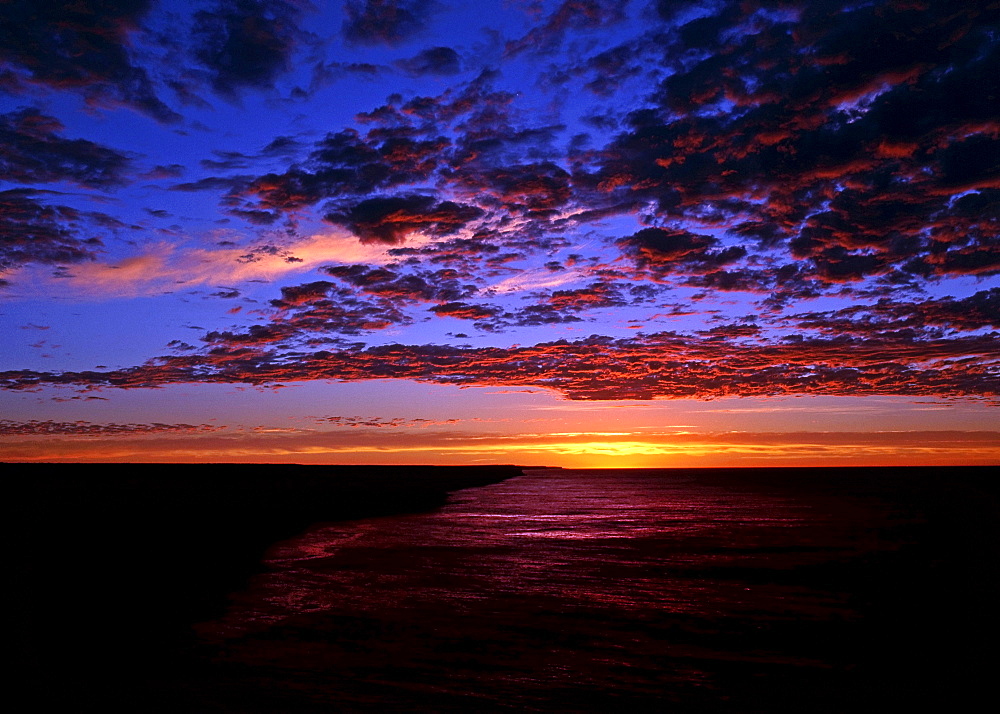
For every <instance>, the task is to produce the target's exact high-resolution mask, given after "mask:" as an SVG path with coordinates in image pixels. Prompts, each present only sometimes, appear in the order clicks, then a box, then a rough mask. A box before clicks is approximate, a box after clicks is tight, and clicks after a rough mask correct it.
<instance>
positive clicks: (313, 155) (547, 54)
mask: <svg viewBox="0 0 1000 714" xmlns="http://www.w3.org/2000/svg"><path fill="white" fill-rule="evenodd" d="M998 68H1000V2H998V1H996V0H970V1H966V2H961V3H957V2H953V1H944V0H872V1H868V2H866V1H864V0H862V1H848V0H808V1H807V0H745V1H740V2H734V1H730V0H716V1H711V0H706V1H704V2H702V1H700V0H695V1H693V2H688V1H686V0H544V1H543V0H483V1H481V2H474V3H473V2H457V1H456V0H344V1H343V2H323V0H315V1H314V2H306V1H304V0H302V1H300V0H191V1H190V2H185V1H180V0H74V1H73V2H69V1H68V0H0V330H2V333H0V334H2V336H3V349H2V350H0V460H2V461H8V462H17V461H48V462H81V461H127V462H268V463H271V462H274V463H283V462H287V463H308V464H330V463H344V464H347V463H352V464H353V463H381V464H406V463H459V464H461V463H466V464H479V463H517V464H530V465H542V464H544V465H558V466H567V467H584V466H593V467H630V466H635V467H690V466H706V467H717V466H782V465H788V466H801V465H817V466H834V465H935V464H990V463H993V464H995V463H1000V410H998V406H1000V350H998V337H1000V333H998V331H997V330H998V328H1000V278H998V274H1000V237H998V225H1000V101H998V98H997V94H998V84H1000V71H998Z"/></svg>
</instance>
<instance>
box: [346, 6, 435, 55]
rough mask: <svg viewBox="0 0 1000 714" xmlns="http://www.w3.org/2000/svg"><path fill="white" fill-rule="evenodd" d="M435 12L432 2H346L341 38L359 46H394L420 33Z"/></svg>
mask: <svg viewBox="0 0 1000 714" xmlns="http://www.w3.org/2000/svg"><path fill="white" fill-rule="evenodd" d="M436 8H437V3H436V2H434V0H347V1H346V2H345V3H344V13H345V15H346V19H345V20H344V26H343V33H344V38H345V39H346V40H347V41H348V42H352V43H357V44H361V45H378V44H384V45H398V44H400V43H401V42H404V41H406V40H408V39H410V38H411V37H413V36H414V35H416V34H418V33H420V32H422V31H423V30H424V29H425V28H426V27H427V24H428V22H429V20H430V16H431V14H432V13H433V12H434V10H435V9H436Z"/></svg>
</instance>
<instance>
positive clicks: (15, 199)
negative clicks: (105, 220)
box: [0, 189, 102, 272]
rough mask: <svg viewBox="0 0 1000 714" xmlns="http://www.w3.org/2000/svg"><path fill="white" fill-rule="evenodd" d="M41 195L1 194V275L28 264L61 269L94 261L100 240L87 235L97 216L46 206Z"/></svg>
mask: <svg viewBox="0 0 1000 714" xmlns="http://www.w3.org/2000/svg"><path fill="white" fill-rule="evenodd" d="M41 196H43V194H42V193H41V192H38V191H31V190H16V189H15V190H9V191H0V272H6V271H8V270H11V269H13V268H16V267H18V266H20V265H24V264H26V263H43V264H49V265H58V264H64V263H79V262H81V261H85V260H93V259H94V258H95V257H96V256H97V252H98V250H99V249H100V248H101V246H102V242H101V240H100V239H99V238H98V237H97V236H96V235H93V234H89V233H88V226H87V222H88V221H89V220H91V219H92V218H93V217H94V216H93V215H92V214H90V213H87V212H83V211H79V210H77V209H75V208H71V207H69V206H59V205H46V204H45V203H43V202H42V201H41V200H39V199H40V197H41Z"/></svg>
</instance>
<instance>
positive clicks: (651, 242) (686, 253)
mask: <svg viewBox="0 0 1000 714" xmlns="http://www.w3.org/2000/svg"><path fill="white" fill-rule="evenodd" d="M617 245H618V246H619V247H620V248H621V249H622V251H623V252H624V253H625V254H626V255H629V256H631V257H632V258H633V259H634V260H635V262H636V265H637V266H639V267H641V268H647V269H650V270H652V271H654V272H663V273H668V272H672V271H679V270H687V271H694V272H710V271H713V270H714V269H716V268H718V267H720V266H722V265H726V264H728V263H732V262H735V261H737V260H739V259H740V258H742V257H744V256H745V255H746V249H745V248H742V247H741V246H730V247H728V248H722V249H719V250H713V249H714V248H716V247H717V246H718V245H719V240H718V239H717V238H713V237H712V236H708V235H702V234H699V233H692V232H690V231H685V230H679V229H672V228H671V229H667V228H643V229H642V230H641V231H639V232H638V233H635V234H633V235H631V236H627V237H625V238H621V239H619V240H618V242H617Z"/></svg>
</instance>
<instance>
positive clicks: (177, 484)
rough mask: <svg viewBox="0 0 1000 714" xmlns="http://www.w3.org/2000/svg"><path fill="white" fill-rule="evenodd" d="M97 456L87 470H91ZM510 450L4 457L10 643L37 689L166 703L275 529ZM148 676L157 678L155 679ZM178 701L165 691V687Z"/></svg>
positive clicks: (376, 511) (44, 693)
mask: <svg viewBox="0 0 1000 714" xmlns="http://www.w3.org/2000/svg"><path fill="white" fill-rule="evenodd" d="M88 471H89V472H90V473H88ZM520 473H521V469H520V468H518V467H515V466H480V467H466V466H459V467H453V466H357V467H356V466H294V465H293V466H283V465H279V466H272V465H244V464H68V465H67V464H6V465H5V468H4V476H5V478H4V483H3V485H4V490H5V493H6V496H7V498H6V502H7V504H8V506H7V511H8V513H7V514H6V516H5V524H6V528H7V533H8V537H7V539H6V540H7V543H8V546H9V547H10V548H11V552H13V554H14V555H13V571H14V572H13V574H12V575H13V577H12V583H13V588H12V590H13V603H12V611H13V613H14V618H13V619H14V630H15V637H14V647H13V651H15V652H18V653H19V657H20V667H22V668H24V670H25V672H24V677H23V679H22V681H23V683H24V684H26V685H27V687H28V690H29V691H30V692H31V693H32V694H31V696H32V697H33V698H34V699H35V700H39V699H40V700H44V701H46V702H51V703H52V704H54V705H59V706H68V707H71V708H72V710H74V711H89V710H91V709H93V710H98V709H106V706H107V704H108V702H109V701H112V700H119V702H120V703H121V704H122V705H130V706H141V707H142V710H144V711H150V710H151V709H150V707H152V708H153V709H155V708H156V706H158V705H156V703H155V702H150V701H148V697H149V694H150V691H151V690H152V691H155V690H161V689H162V685H163V683H164V682H167V681H169V680H170V679H171V677H173V676H179V677H181V678H185V677H186V675H185V674H183V673H184V672H185V671H187V670H189V668H190V667H191V665H192V661H191V652H192V649H193V648H194V647H195V646H196V642H195V639H194V635H193V631H192V630H191V625H192V624H193V623H195V622H198V621H202V620H206V619H211V618H212V617H215V616H217V615H219V614H221V613H222V612H223V611H224V610H225V607H226V605H227V595H228V594H229V593H230V592H233V591H234V590H236V589H238V588H240V587H241V586H242V585H243V584H244V583H245V582H246V581H247V579H248V578H249V577H250V576H252V575H253V574H254V573H255V572H257V571H258V570H259V568H260V564H261V558H262V556H263V553H264V551H265V550H266V548H267V547H268V546H269V545H271V544H272V543H274V542H276V541H279V540H282V539H284V538H289V537H292V536H294V535H296V534H297V533H299V532H302V531H303V530H305V529H306V528H308V527H309V526H311V525H313V524H315V523H321V522H333V521H348V520H355V519H362V518H373V517H380V516H391V515H397V514H402V513H416V512H423V511H429V510H433V509H435V508H438V507H440V506H441V505H443V504H444V503H445V502H446V501H447V498H448V496H449V494H450V493H452V492H454V491H458V490H462V489H466V488H475V487H478V486H485V485H488V484H492V483H497V482H500V481H503V480H505V479H508V478H511V477H513V476H517V475H520ZM153 682H157V683H159V685H156V684H152V683H153ZM163 706H164V707H165V709H162V710H167V709H169V708H170V707H169V706H167V703H166V702H164V703H163Z"/></svg>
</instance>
